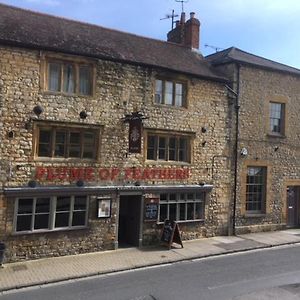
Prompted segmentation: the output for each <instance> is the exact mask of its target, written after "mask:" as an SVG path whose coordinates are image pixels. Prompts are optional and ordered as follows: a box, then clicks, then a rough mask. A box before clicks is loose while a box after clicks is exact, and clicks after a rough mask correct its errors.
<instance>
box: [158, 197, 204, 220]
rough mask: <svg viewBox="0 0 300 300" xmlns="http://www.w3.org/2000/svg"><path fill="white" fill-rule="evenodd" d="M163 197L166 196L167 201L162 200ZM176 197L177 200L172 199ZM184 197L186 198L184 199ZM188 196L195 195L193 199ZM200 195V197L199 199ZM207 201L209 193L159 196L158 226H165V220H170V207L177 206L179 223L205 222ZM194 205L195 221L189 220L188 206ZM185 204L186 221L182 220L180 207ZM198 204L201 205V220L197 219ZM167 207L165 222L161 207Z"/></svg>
mask: <svg viewBox="0 0 300 300" xmlns="http://www.w3.org/2000/svg"><path fill="white" fill-rule="evenodd" d="M162 195H165V196H166V199H163V200H162V199H161V197H162ZM171 195H172V196H175V198H171ZM182 195H184V197H183V198H182ZM188 195H193V198H192V199H188ZM197 195H200V197H197ZM206 199H207V192H205V191H198V192H195V191H191V192H174V193H172V192H169V193H160V194H159V209H158V217H157V224H163V223H164V221H165V219H169V218H170V205H175V208H176V220H174V221H176V222H177V223H187V222H204V221H205V215H206V214H205V206H206V202H207V201H206ZM189 203H192V204H193V216H194V218H193V219H190V218H188V204H189ZM181 204H183V205H184V206H185V210H184V219H181V215H180V213H181V211H180V205H181ZM197 204H200V211H199V212H198V213H199V215H200V216H201V217H200V218H195V216H196V213H197V210H196V209H197ZM162 205H166V206H167V214H166V218H165V219H164V220H162V219H161V206H162Z"/></svg>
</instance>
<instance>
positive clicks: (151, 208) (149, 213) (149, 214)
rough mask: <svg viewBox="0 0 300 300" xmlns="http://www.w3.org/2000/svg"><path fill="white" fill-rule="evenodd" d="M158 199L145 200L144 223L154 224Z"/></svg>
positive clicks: (156, 216)
mask: <svg viewBox="0 0 300 300" xmlns="http://www.w3.org/2000/svg"><path fill="white" fill-rule="evenodd" d="M158 207H159V198H146V199H145V204H144V221H147V222H151V221H153V222H156V221H157V218H158Z"/></svg>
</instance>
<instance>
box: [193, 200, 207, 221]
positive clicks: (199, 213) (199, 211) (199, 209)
mask: <svg viewBox="0 0 300 300" xmlns="http://www.w3.org/2000/svg"><path fill="white" fill-rule="evenodd" d="M204 210H205V208H204V202H197V203H196V211H195V213H196V215H195V219H196V220H197V219H198V220H199V219H201V220H202V219H204Z"/></svg>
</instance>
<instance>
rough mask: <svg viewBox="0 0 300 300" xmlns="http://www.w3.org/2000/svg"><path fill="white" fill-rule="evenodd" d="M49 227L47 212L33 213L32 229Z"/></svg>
mask: <svg viewBox="0 0 300 300" xmlns="http://www.w3.org/2000/svg"><path fill="white" fill-rule="evenodd" d="M48 228H49V214H40V215H35V217H34V229H48Z"/></svg>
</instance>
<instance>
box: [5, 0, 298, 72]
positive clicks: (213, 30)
mask: <svg viewBox="0 0 300 300" xmlns="http://www.w3.org/2000/svg"><path fill="white" fill-rule="evenodd" d="M185 2H186V3H184V11H185V12H186V15H187V17H188V16H189V13H190V12H195V13H196V15H195V17H197V18H198V19H199V20H200V22H201V28H200V43H201V46H200V51H201V52H202V54H203V55H208V54H211V53H214V52H215V48H214V47H217V48H220V49H226V48H229V47H232V46H233V47H237V48H239V49H241V50H244V51H246V52H250V53H252V54H255V55H259V56H262V57H265V58H268V59H271V60H274V61H277V62H280V63H283V64H287V65H290V66H292V67H295V68H298V69H300V1H299V0H188V1H187V0H185ZM0 3H4V4H9V5H13V6H17V7H22V8H26V9H30V10H34V11H39V12H43V13H48V14H52V15H56V16H62V17H65V18H69V19H75V20H79V21H84V22H88V23H92V24H97V25H100V26H103V27H107V28H111V29H117V30H121V31H125V32H129V33H134V34H137V35H141V36H146V37H150V38H154V39H160V40H166V36H167V32H168V31H169V30H170V29H171V19H164V20H161V19H163V18H165V17H166V15H167V14H171V13H172V10H173V9H174V10H175V13H176V14H178V15H180V13H181V3H180V2H176V0H0ZM205 45H210V46H213V47H207V46H205Z"/></svg>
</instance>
